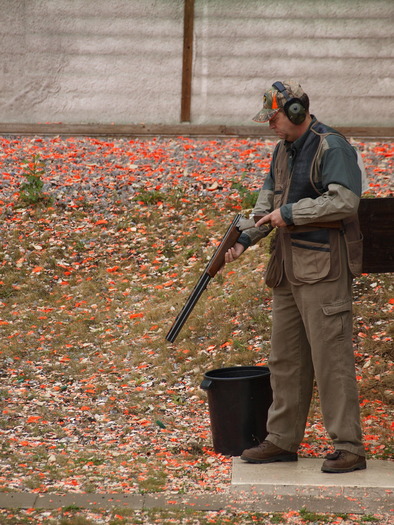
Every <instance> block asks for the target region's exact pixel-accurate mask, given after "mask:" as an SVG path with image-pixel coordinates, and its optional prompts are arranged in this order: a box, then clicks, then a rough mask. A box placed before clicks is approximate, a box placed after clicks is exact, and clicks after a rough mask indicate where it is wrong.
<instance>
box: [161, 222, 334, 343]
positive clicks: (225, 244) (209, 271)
mask: <svg viewBox="0 0 394 525" xmlns="http://www.w3.org/2000/svg"><path fill="white" fill-rule="evenodd" d="M259 219H261V216H254V217H252V218H251V219H245V218H244V217H243V216H242V215H241V214H238V215H236V216H235V218H234V220H233V222H232V223H231V224H230V226H229V227H228V229H227V231H226V233H225V234H224V237H223V239H222V240H221V242H220V244H219V246H218V247H217V248H216V250H215V252H214V254H213V256H212V258H211V260H210V261H209V262H208V264H207V266H206V268H205V270H204V272H203V274H202V275H201V277H200V279H199V280H198V282H197V284H196V285H195V287H194V288H193V290H192V292H191V294H190V295H189V298H188V300H187V301H186V303H185V306H184V307H183V308H182V310H181V311H180V312H179V314H178V316H177V317H176V319H175V321H174V323H173V325H172V327H171V328H170V330H169V332H168V334H167V335H166V339H167V341H169V342H170V343H173V342H174V341H175V339H176V337H177V335H178V334H179V332H180V331H181V329H182V326H183V325H184V324H185V322H186V320H187V318H188V317H189V315H190V313H191V312H192V310H193V308H194V307H195V305H196V304H197V301H198V300H199V299H200V297H201V294H202V293H203V291H204V290H205V289H206V287H207V286H208V283H209V281H210V280H211V279H212V278H213V277H215V275H216V274H217V273H218V271H219V270H220V268H221V267H222V266H223V265H224V255H225V253H226V252H227V250H228V249H229V248H231V247H232V246H234V244H235V243H236V242H237V240H238V238H239V236H240V235H241V233H242V231H243V230H245V229H248V228H252V227H253V226H254V224H255V223H256V222H257V221H258V220H259ZM241 220H242V230H241V229H240V221H241ZM264 226H265V225H263V227H264ZM305 226H307V227H312V228H339V227H340V226H341V222H340V221H336V222H330V223H327V222H322V223H311V224H306V225H305ZM267 227H268V228H269V229H270V228H271V226H269V225H267ZM288 228H289V230H290V231H291V230H292V227H291V226H289V227H288Z"/></svg>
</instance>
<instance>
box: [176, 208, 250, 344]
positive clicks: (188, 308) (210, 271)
mask: <svg viewBox="0 0 394 525" xmlns="http://www.w3.org/2000/svg"><path fill="white" fill-rule="evenodd" d="M241 217H242V215H240V214H238V215H236V217H235V219H234V220H233V222H232V223H231V224H230V226H229V227H228V229H227V231H226V233H225V234H224V236H223V238H222V240H221V242H220V244H219V246H218V247H217V248H216V250H215V252H214V254H213V256H212V258H211V260H210V261H209V262H208V264H207V266H206V268H205V270H204V272H203V274H202V275H201V277H200V279H199V280H198V282H197V284H196V285H195V287H194V288H193V290H192V292H191V294H190V295H189V298H188V300H187V301H186V303H185V306H184V307H183V308H182V310H181V311H180V312H179V314H178V316H177V317H176V319H175V321H174V323H173V325H172V327H171V328H170V330H169V332H168V334H167V335H166V339H167V341H169V342H170V343H173V342H174V341H175V339H176V337H177V335H178V334H179V332H180V331H181V328H182V326H183V325H184V324H185V322H186V320H187V318H188V317H189V315H190V313H191V312H192V310H193V308H194V307H195V305H196V304H197V301H198V300H199V298H200V297H201V294H202V293H203V291H204V290H205V289H206V287H207V286H208V283H209V281H210V280H211V279H212V278H213V277H215V275H216V274H217V273H218V271H219V270H220V268H221V267H222V266H223V265H224V256H225V254H226V252H227V250H228V249H229V248H231V247H232V246H234V244H235V243H236V242H237V240H238V238H239V236H240V235H241V231H240V230H239V229H238V224H239V221H240V219H241Z"/></svg>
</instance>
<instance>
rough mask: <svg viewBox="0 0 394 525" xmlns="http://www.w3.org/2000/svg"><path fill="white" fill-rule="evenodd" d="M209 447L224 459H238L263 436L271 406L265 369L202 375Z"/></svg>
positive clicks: (225, 370)
mask: <svg viewBox="0 0 394 525" xmlns="http://www.w3.org/2000/svg"><path fill="white" fill-rule="evenodd" d="M201 388H202V389H204V390H206V391H207V394H208V406H209V415H210V420H211V431H212V441H213V448H214V450H215V452H218V453H220V454H224V455H226V456H239V455H240V454H241V453H242V451H243V450H245V448H250V447H254V446H256V445H258V444H259V443H261V441H263V440H264V438H265V437H266V435H267V430H266V424H267V415H268V409H269V407H270V405H271V403H272V390H271V384H270V371H269V368H268V367H266V366H236V367H231V368H218V369H217V370H211V371H210V372H206V373H205V374H204V379H203V381H202V383H201Z"/></svg>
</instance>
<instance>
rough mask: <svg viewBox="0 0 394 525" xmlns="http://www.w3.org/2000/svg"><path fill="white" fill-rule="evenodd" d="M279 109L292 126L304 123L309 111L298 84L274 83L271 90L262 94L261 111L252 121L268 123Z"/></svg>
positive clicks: (292, 82) (305, 96) (288, 82)
mask: <svg viewBox="0 0 394 525" xmlns="http://www.w3.org/2000/svg"><path fill="white" fill-rule="evenodd" d="M281 109H282V110H283V111H284V113H285V115H286V116H287V118H288V119H289V120H290V121H291V122H293V124H296V125H299V124H302V122H304V120H305V118H306V115H307V113H308V111H309V97H308V95H307V94H306V93H305V92H304V90H303V89H302V87H301V86H300V84H298V82H295V81H293V80H288V81H283V82H275V83H274V84H273V85H272V87H271V89H269V90H268V91H266V93H264V97H263V109H262V110H261V111H260V112H259V113H258V114H257V115H256V116H255V117H254V118H253V120H254V121H255V122H268V121H269V120H270V119H271V118H272V117H274V116H275V114H276V113H278V111H280V110H281Z"/></svg>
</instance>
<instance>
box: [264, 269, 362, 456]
mask: <svg viewBox="0 0 394 525" xmlns="http://www.w3.org/2000/svg"><path fill="white" fill-rule="evenodd" d="M272 315H273V319H272V321H273V323H272V338H271V352H270V357H269V361H268V365H269V368H270V371H271V385H272V389H273V396H274V398H273V403H272V405H271V407H270V409H269V412H268V422H267V431H268V436H267V437H266V439H267V440H268V441H270V442H271V443H274V444H275V445H277V446H278V447H280V448H282V449H284V450H288V451H292V452H296V451H297V449H298V447H299V445H300V443H301V442H302V440H303V437H304V433H305V427H306V421H307V417H308V412H309V408H310V403H311V399H312V394H313V387H314V380H316V384H317V388H318V391H319V397H320V404H321V410H322V415H323V420H324V425H325V428H326V430H327V432H328V434H329V436H330V438H331V439H332V441H333V444H334V447H335V449H336V450H347V451H349V452H352V453H354V454H358V455H360V456H364V455H365V451H364V447H363V444H362V432H361V425H360V408H359V398H358V388H357V381H356V373H355V363H354V352H353V341H352V333H353V322H352V276H351V274H350V273H349V272H348V271H347V265H346V263H345V265H344V267H343V271H342V272H341V276H340V278H339V279H337V280H336V281H330V282H327V281H321V282H317V283H314V284H301V285H294V284H291V283H290V282H289V281H288V279H287V278H286V276H283V279H282V281H281V282H280V284H279V285H278V286H276V287H275V288H273V310H272Z"/></svg>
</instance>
